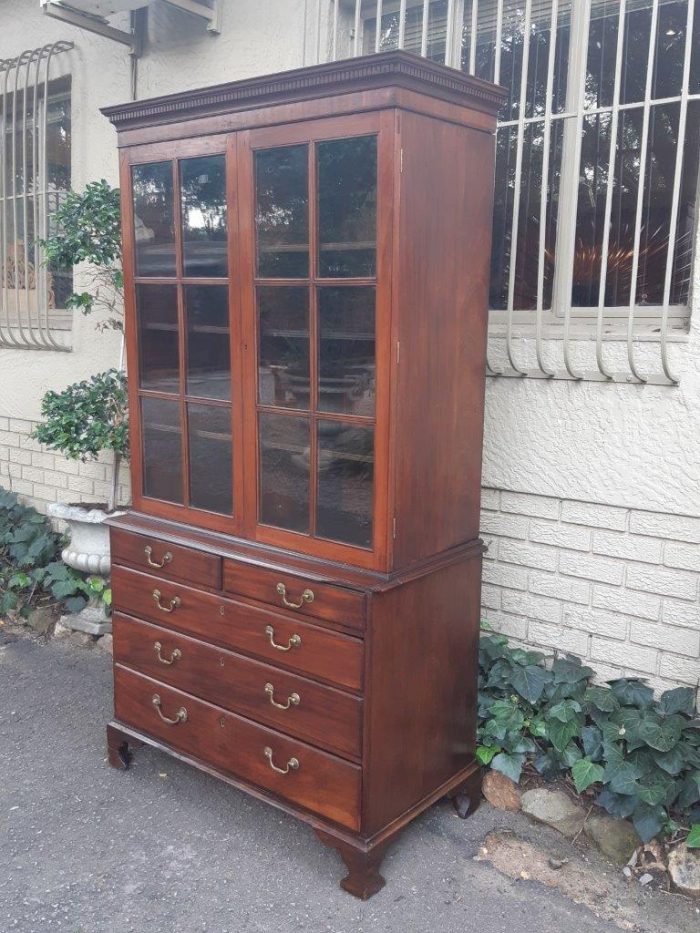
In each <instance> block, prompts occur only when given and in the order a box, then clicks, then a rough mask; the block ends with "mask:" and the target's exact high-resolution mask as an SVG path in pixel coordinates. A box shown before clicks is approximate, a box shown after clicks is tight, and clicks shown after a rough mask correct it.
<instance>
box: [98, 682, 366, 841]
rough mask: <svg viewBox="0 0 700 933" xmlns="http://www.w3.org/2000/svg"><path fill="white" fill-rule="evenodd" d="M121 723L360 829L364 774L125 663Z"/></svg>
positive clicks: (117, 694)
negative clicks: (129, 667) (134, 669)
mask: <svg viewBox="0 0 700 933" xmlns="http://www.w3.org/2000/svg"><path fill="white" fill-rule="evenodd" d="M114 708H115V713H116V718H117V719H118V720H119V721H120V722H122V723H124V724H125V725H128V726H132V727H133V728H135V729H139V730H141V731H143V732H145V733H147V734H148V735H151V736H153V737H154V738H157V739H160V740H161V741H162V742H164V743H165V744H166V745H169V746H170V747H172V748H174V749H176V750H178V751H181V752H184V753H185V754H187V755H192V756H193V757H194V758H197V759H198V760H200V761H202V762H206V763H207V764H210V765H212V766H213V767H214V768H217V769H218V770H220V771H224V772H226V773H228V774H232V775H236V776H237V777H240V778H242V779H243V780H245V781H250V782H251V783H252V784H256V785H258V786H259V787H263V788H265V789H266V790H269V791H272V792H273V793H274V794H276V795H278V796H279V797H283V798H284V799H285V800H289V801H291V802H293V803H296V804H298V805H299V806H301V807H304V808H305V809H307V810H311V811H312V812H314V813H318V814H320V815H321V816H325V817H327V818H328V819H329V820H333V821H334V822H335V823H339V824H340V825H341V826H347V827H348V828H350V829H355V830H357V829H359V823H360V788H361V774H362V772H361V769H360V768H359V767H358V766H357V765H354V764H351V763H350V762H348V761H343V760H342V759H340V758H336V757H335V756H334V755H329V754H328V753H327V752H323V751H320V750H319V749H317V748H313V747H312V746H310V745H306V744H305V743H304V742H300V741H298V740H297V739H290V738H289V737H288V736H285V735H281V734H280V733H279V732H274V731H273V730H271V729H266V728H264V727H263V726H259V725H257V724H256V723H253V722H250V721H249V720H247V719H243V718H241V717H240V716H237V715H235V714H234V713H230V712H227V711H226V710H223V709H221V707H218V706H214V705H212V704H211V703H206V702H205V701H204V700H198V699H195V698H194V697H192V696H190V695H189V694H187V693H181V692H180V691H178V690H173V689H172V687H168V686H166V685H165V684H163V683H160V682H159V681H157V680H153V679H151V678H150V677H144V676H142V675H140V674H136V673H134V672H133V671H130V670H127V669H126V668H124V667H121V666H119V665H117V666H116V667H115V669H114Z"/></svg>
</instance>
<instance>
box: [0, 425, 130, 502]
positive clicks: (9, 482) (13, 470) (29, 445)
mask: <svg viewBox="0 0 700 933" xmlns="http://www.w3.org/2000/svg"><path fill="white" fill-rule="evenodd" d="M33 427H34V425H33V423H32V422H31V421H23V420H21V419H18V418H2V417H0V486H2V487H4V488H5V489H11V490H12V491H13V492H16V493H18V494H19V495H20V496H22V498H23V499H24V500H25V501H27V502H28V503H29V504H31V505H33V506H35V507H36V508H37V509H39V511H41V512H45V511H46V506H47V505H48V503H49V502H57V501H58V500H60V501H62V502H106V501H107V496H108V494H109V487H110V475H111V474H110V472H109V464H110V455H109V454H104V455H103V456H102V457H101V458H100V460H99V461H97V462H90V463H81V462H80V461H79V460H66V458H65V457H62V456H61V455H60V454H55V453H53V451H47V450H45V448H43V447H41V445H40V444H38V443H37V442H36V441H35V440H32V438H31V437H30V432H31V430H32V428H33ZM119 480H120V486H119V502H120V503H124V502H128V501H129V495H130V492H129V472H128V468H127V467H126V466H123V467H122V470H121V471H120V477H119Z"/></svg>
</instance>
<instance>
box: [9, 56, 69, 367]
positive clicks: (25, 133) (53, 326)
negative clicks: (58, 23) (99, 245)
mask: <svg viewBox="0 0 700 933" xmlns="http://www.w3.org/2000/svg"><path fill="white" fill-rule="evenodd" d="M72 48H73V43H72V42H67V41H61V42H53V43H50V44H48V45H44V46H42V47H41V48H37V49H28V50H26V51H24V52H22V53H21V54H20V55H18V56H17V57H16V58H12V59H0V347H12V348H21V349H33V350H61V351H67V350H70V345H69V336H70V330H69V329H66V321H65V315H64V316H63V319H61V314H60V313H59V312H57V311H56V309H55V308H54V307H53V305H54V303H55V302H54V297H53V284H52V275H51V273H50V271H49V269H48V268H47V265H46V263H45V262H44V259H43V256H42V253H41V249H40V247H39V244H38V241H39V240H40V239H42V238H45V237H46V236H47V235H48V233H49V219H50V215H51V213H52V207H53V209H55V206H56V203H57V199H58V196H59V193H60V192H58V191H57V189H56V186H55V184H54V183H53V182H52V180H51V178H50V173H49V164H48V152H47V135H48V134H47V131H48V119H49V117H48V112H49V106H48V102H49V97H50V83H51V81H52V77H53V75H54V72H56V71H57V69H56V59H57V58H58V57H59V56H61V55H64V54H65V53H67V52H69V51H70V50H71V49H72Z"/></svg>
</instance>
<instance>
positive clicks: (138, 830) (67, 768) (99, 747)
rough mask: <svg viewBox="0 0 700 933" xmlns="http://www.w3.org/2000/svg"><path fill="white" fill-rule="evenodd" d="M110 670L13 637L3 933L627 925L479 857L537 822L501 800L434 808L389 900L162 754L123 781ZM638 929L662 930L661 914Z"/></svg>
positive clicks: (4, 646)
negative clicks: (353, 887)
mask: <svg viewBox="0 0 700 933" xmlns="http://www.w3.org/2000/svg"><path fill="white" fill-rule="evenodd" d="M110 666H111V658H110V657H109V656H108V655H107V654H106V653H105V652H103V651H101V650H100V649H98V648H81V647H77V646H75V645H70V644H67V643H66V642H61V641H51V642H48V643H46V642H43V641H39V640H36V639H33V638H30V637H28V636H25V635H21V636H17V635H14V634H12V632H11V630H8V629H7V628H0V931H1V933H11V931H12V933H15V931H20V933H40V931H41V933H43V931H52V930H57V931H58V930H60V931H64V933H198V931H210V933H253V931H274V933H291V931H298V930H299V931H301V930H303V931H305V933H322V931H323V933H331V931H332V933H365V931H373V933H374V931H376V933H391V931H396V933H429V931H430V933H432V931H439V933H457V931H459V933H464V931H478V933H505V931H507V933H514V931H516V930H517V931H518V933H539V931H542V933H559V931H562V933H563V931H566V933H611V931H613V930H616V929H617V927H616V926H615V925H614V924H613V923H611V922H607V921H603V920H599V919H597V918H596V917H595V916H594V915H593V914H592V913H591V912H589V910H588V909H587V908H585V907H581V906H577V905H576V904H574V903H573V902H572V901H570V900H568V899H567V898H565V897H564V896H562V895H561V894H559V893H558V892H557V891H556V890H551V889H549V888H546V887H544V886H541V885H538V884H536V883H534V882H529V881H522V880H511V879H510V878H507V877H505V876H504V875H502V874H500V873H499V872H497V871H496V870H495V869H494V868H493V867H492V866H490V865H489V864H488V863H486V862H478V861H474V858H473V857H474V855H476V854H477V853H478V851H479V846H480V844H481V842H482V840H483V838H484V836H485V835H486V833H488V832H489V831H490V830H492V829H494V828H497V827H499V826H500V827H503V826H511V827H512V826H513V824H514V821H515V824H516V829H517V827H518V826H519V827H520V829H522V830H523V831H524V832H527V825H529V824H526V821H525V819H524V818H522V817H521V816H520V815H516V816H515V817H513V816H512V815H507V814H502V813H499V812H498V811H495V810H493V809H492V808H490V807H488V806H486V805H484V806H482V808H481V809H480V810H479V812H478V813H477V814H476V815H475V816H474V817H472V818H471V819H470V820H467V821H465V822H463V821H461V820H459V819H457V818H456V816H455V815H454V814H453V811H452V808H451V807H450V806H449V805H448V804H440V805H438V806H435V807H433V808H432V809H431V810H430V811H429V812H428V813H427V814H425V815H424V816H423V817H422V818H421V819H419V820H418V821H417V822H416V823H415V824H413V826H411V827H410V828H409V829H408V830H407V831H406V832H405V833H404V835H403V836H402V837H401V839H400V840H399V841H398V842H397V844H396V845H395V847H394V849H393V851H391V852H390V854H389V855H388V856H387V858H386V861H385V863H384V874H385V876H386V878H387V886H386V888H384V890H383V891H381V892H380V893H379V894H378V895H376V896H375V897H374V898H373V899H372V900H371V901H369V902H368V903H366V904H362V903H361V902H359V901H356V900H355V899H353V898H352V897H350V896H349V895H347V894H345V893H344V892H342V891H341V890H340V889H339V888H338V886H337V882H338V879H339V878H340V872H341V865H340V861H339V859H338V857H337V855H336V854H335V853H334V852H332V851H330V850H328V849H325V848H323V847H322V846H321V845H319V844H318V843H317V841H316V838H315V836H314V835H313V833H312V832H311V831H310V829H309V828H308V827H305V826H304V825H303V824H302V823H299V822H297V821H295V820H294V819H292V818H290V817H287V816H285V815H283V814H281V813H279V812H278V811H276V810H275V809H273V808H271V807H268V806H266V805H264V804H262V803H260V802H258V801H255V800H252V799H250V798H249V797H247V796H246V795H245V794H243V793H240V792H238V791H236V790H234V789H232V788H230V787H227V786H225V785H222V784H221V783H219V782H217V781H215V780H213V779H211V778H209V777H207V776H206V775H203V774H200V773H199V772H197V771H195V770H194V769H191V768H188V767H186V766H185V765H182V764H179V763H178V762H176V761H174V760H172V759H170V758H168V757H167V756H165V755H162V754H160V753H157V752H155V751H153V750H147V749H142V750H140V751H139V752H138V753H137V758H136V762H135V765H134V767H133V768H132V769H131V770H130V771H128V772H117V771H114V770H112V769H111V768H109V766H108V765H107V763H106V760H105V753H104V724H105V722H106V721H107V719H108V718H109V715H110V711H111V709H110V707H111V698H110V680H111V671H110ZM521 824H522V826H521ZM542 832H548V831H545V830H537V833H539V834H540V837H541V834H542ZM555 842H556V840H555ZM659 897H663V896H661V895H657V899H658V898H659ZM665 900H666V901H668V902H671V901H673V902H677V901H679V900H680V899H678V898H669V897H666V898H665ZM686 903H687V902H684V905H683V910H684V913H683V916H688V917H691V913H690V912H688V913H687V914H686V913H685V910H686V906H685V905H686ZM662 906H663V905H662ZM639 916H640V921H639V922H640V928H641V929H651V928H652V927H646V920H645V918H646V917H647V910H646V907H644V906H642V908H641V910H640V914H639ZM665 920H666V926H665V929H666V930H669V931H670V930H673V931H674V933H681V927H680V926H679V924H678V923H676V925H675V926H674V922H673V921H672V920H671V919H670V918H669V915H668V914H666V917H665ZM679 922H680V921H679ZM697 922H698V920H697V916H696V918H695V921H694V925H696V924H697ZM662 929H664V927H662ZM683 929H685V927H684V926H683ZM691 929H693V927H692V926H690V925H689V926H688V927H687V930H688V931H690V930H691ZM695 929H697V926H695Z"/></svg>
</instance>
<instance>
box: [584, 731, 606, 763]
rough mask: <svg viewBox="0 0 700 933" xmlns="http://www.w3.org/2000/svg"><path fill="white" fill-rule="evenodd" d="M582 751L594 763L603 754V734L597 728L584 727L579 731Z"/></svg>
mask: <svg viewBox="0 0 700 933" xmlns="http://www.w3.org/2000/svg"><path fill="white" fill-rule="evenodd" d="M581 739H582V740H583V750H584V752H585V753H586V755H587V756H588V757H589V758H592V759H593V760H594V761H595V760H597V759H598V758H600V756H601V755H602V754H603V733H602V732H601V731H600V729H599V728H598V726H584V727H583V729H581Z"/></svg>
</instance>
